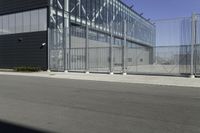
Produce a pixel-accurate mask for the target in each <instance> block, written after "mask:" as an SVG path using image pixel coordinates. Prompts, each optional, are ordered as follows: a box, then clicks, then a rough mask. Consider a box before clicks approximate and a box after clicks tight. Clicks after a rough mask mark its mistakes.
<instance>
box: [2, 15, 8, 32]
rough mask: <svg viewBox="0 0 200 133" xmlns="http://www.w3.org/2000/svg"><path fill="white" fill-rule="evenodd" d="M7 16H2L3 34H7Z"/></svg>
mask: <svg viewBox="0 0 200 133" xmlns="http://www.w3.org/2000/svg"><path fill="white" fill-rule="evenodd" d="M8 33H9V30H8V16H6V15H5V16H3V34H8Z"/></svg>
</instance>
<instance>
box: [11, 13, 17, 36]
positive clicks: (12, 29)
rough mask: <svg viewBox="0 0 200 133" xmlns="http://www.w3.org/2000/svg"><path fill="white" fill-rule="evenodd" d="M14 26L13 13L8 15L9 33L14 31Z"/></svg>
mask: <svg viewBox="0 0 200 133" xmlns="http://www.w3.org/2000/svg"><path fill="white" fill-rule="evenodd" d="M15 27H16V22H15V14H11V15H9V32H10V33H12V34H13V33H15Z"/></svg>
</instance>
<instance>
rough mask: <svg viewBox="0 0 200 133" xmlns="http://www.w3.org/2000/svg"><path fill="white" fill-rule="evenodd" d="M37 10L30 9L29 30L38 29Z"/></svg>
mask: <svg viewBox="0 0 200 133" xmlns="http://www.w3.org/2000/svg"><path fill="white" fill-rule="evenodd" d="M38 19H39V16H38V10H34V11H31V31H38V30H39V20H38Z"/></svg>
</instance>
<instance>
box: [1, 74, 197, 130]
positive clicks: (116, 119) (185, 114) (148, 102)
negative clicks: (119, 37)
mask: <svg viewBox="0 0 200 133" xmlns="http://www.w3.org/2000/svg"><path fill="white" fill-rule="evenodd" d="M13 125H14V126H13ZM6 128H7V130H11V129H12V133H14V132H15V131H16V132H17V131H20V130H21V131H25V132H27V133H28V132H31V131H33V132H34V131H35V132H37V133H39V132H58V133H60V132H62V133H200V88H185V87H173V86H171V87H169V86H153V85H139V84H128V83H110V82H95V81H79V80H66V79H48V78H37V77H20V76H2V75H1V76H0V132H2V129H4V130H6ZM8 128H9V129H8ZM30 130H31V131H30ZM8 132H10V131H8ZM20 133H21V132H20Z"/></svg>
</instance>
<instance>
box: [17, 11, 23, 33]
mask: <svg viewBox="0 0 200 133" xmlns="http://www.w3.org/2000/svg"><path fill="white" fill-rule="evenodd" d="M22 20H23V14H22V13H17V14H16V33H22V32H23V21H22Z"/></svg>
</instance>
